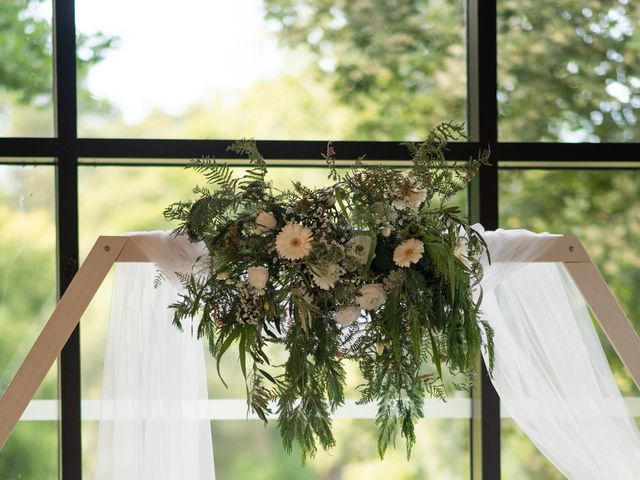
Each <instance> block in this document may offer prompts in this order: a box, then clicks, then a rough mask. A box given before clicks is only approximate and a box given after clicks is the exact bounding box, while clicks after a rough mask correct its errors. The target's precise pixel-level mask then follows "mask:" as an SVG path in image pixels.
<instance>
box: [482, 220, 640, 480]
mask: <svg viewBox="0 0 640 480" xmlns="http://www.w3.org/2000/svg"><path fill="white" fill-rule="evenodd" d="M545 236H546V235H536V234H533V233H531V232H527V231H523V230H515V231H504V230H498V231H496V232H485V233H484V238H485V240H486V241H487V244H488V247H489V252H490V254H491V260H492V263H491V265H488V264H487V261H486V258H485V259H484V278H483V281H482V289H483V300H482V306H481V310H482V313H483V317H484V319H485V320H487V321H488V322H489V324H490V325H491V327H492V328H493V330H494V333H495V338H494V345H495V366H494V370H493V384H494V386H495V388H496V391H497V392H498V395H499V396H500V402H501V406H502V408H504V409H505V411H506V412H507V413H508V414H509V415H511V416H512V417H513V419H514V420H515V422H516V423H517V424H518V425H519V427H520V428H521V429H522V431H523V432H524V433H525V434H526V435H527V436H528V437H529V438H530V439H531V441H532V442H533V443H534V444H535V445H536V447H538V449H539V450H540V451H541V452H542V453H543V454H544V455H545V456H546V457H547V458H548V459H549V460H550V461H551V462H552V463H553V464H554V465H555V466H556V467H557V468H558V470H559V471H560V472H561V473H562V474H563V475H565V476H566V477H567V478H570V479H580V480H588V479H594V480H596V479H597V480H602V479H608V480H609V479H625V480H626V479H637V478H639V476H640V435H639V434H638V430H637V428H636V426H635V424H634V422H633V419H632V417H631V415H630V413H629V411H628V409H627V407H626V404H625V403H624V400H623V398H622V396H621V394H620V391H619V390H618V388H617V386H616V384H615V381H614V377H613V374H612V372H611V369H610V368H609V364H608V363H607V359H606V357H605V355H604V351H603V349H602V346H601V344H600V341H599V339H598V336H597V333H596V330H595V328H594V326H593V323H592V320H591V317H590V315H589V311H588V308H587V305H586V303H585V301H584V299H583V298H582V295H581V294H580V292H579V291H578V290H577V288H576V286H575V284H574V282H573V280H572V279H571V277H570V275H569V274H568V272H567V271H566V269H565V268H564V266H563V265H562V264H557V263H528V262H530V261H531V260H534V259H535V258H536V257H538V256H539V255H540V254H542V253H544V250H543V247H542V246H541V242H540V239H542V238H544V237H545ZM516 258H518V259H519V261H518V262H515V261H514V259H516ZM487 360H488V359H487V358H486V354H485V362H487ZM487 363H488V362H487Z"/></svg>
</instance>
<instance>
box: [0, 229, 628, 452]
mask: <svg viewBox="0 0 640 480" xmlns="http://www.w3.org/2000/svg"><path fill="white" fill-rule="evenodd" d="M541 241H543V242H548V243H549V247H548V248H547V249H546V250H545V253H544V254H542V255H541V256H539V257H538V258H536V259H535V260H533V261H534V262H557V263H563V264H564V266H565V267H566V269H567V271H568V272H569V274H570V275H571V277H572V278H573V280H574V282H575V283H576V285H577V286H578V289H579V290H580V292H581V293H582V295H583V297H584V299H585V300H586V302H587V304H588V305H589V307H590V308H591V311H592V312H593V314H594V315H595V317H596V319H597V321H598V322H599V323H600V326H601V327H602V329H603V331H604V332H605V334H606V335H607V337H608V338H609V341H610V342H611V344H612V345H613V347H614V349H615V350H616V352H617V354H618V356H619V357H620V359H621V360H622V362H623V364H624V365H625V367H626V368H627V370H628V371H629V373H630V374H631V377H632V378H633V381H634V382H635V384H636V385H638V387H639V388H640V337H639V336H638V334H637V333H636V331H635V330H634V329H633V326H632V325H631V324H630V323H629V320H628V319H627V317H626V316H625V314H624V312H623V311H622V308H621V307H620V305H619V304H618V302H617V300H616V298H615V297H614V296H613V294H612V293H611V290H610V289H609V287H608V286H607V284H606V282H605V281H604V279H603V278H602V276H601V275H600V272H599V271H598V269H597V268H596V266H595V265H594V264H593V262H592V261H591V259H590V258H589V255H588V254H587V252H586V250H585V248H584V246H583V245H582V242H580V240H579V239H578V238H577V237H549V238H545V239H543V240H541ZM149 261H150V260H149V258H148V257H147V255H146V254H145V251H144V237H143V236H140V237H138V236H135V235H132V236H128V237H125V236H122V237H114V236H101V237H98V240H97V241H96V243H95V244H94V246H93V248H92V249H91V251H90V252H89V255H88V256H87V258H86V260H85V261H84V263H83V264H82V267H81V268H80V269H79V270H78V273H77V274H76V275H75V277H74V279H73V281H72V282H71V285H69V288H67V290H66V292H65V293H64V295H63V296H62V298H61V299H60V302H58V305H57V306H56V308H55V309H54V311H53V313H52V314H51V316H50V317H49V320H48V321H47V323H46V324H45V326H44V328H43V329H42V331H41V332H40V335H39V336H38V338H37V339H36V341H35V343H34V344H33V346H32V347H31V350H30V351H29V353H28V354H27V357H26V358H25V360H24V362H23V363H22V365H21V366H20V368H19V369H18V371H17V373H16V375H15V377H14V378H13V380H12V381H11V383H10V384H9V387H8V388H7V390H6V391H5V392H4V395H3V396H2V397H1V398H0V449H2V447H3V446H4V444H5V443H6V441H7V439H8V438H9V435H10V434H11V432H12V431H13V428H14V427H15V425H16V423H17V422H18V420H19V419H20V417H21V415H22V414H23V412H24V410H25V408H26V407H27V405H28V403H29V401H30V400H31V399H32V398H33V395H34V394H35V392H36V390H37V389H38V387H39V386H40V384H41V383H42V381H43V379H44V377H45V375H46V374H47V372H48V371H49V369H50V368H51V365H53V362H54V361H55V359H56V358H57V356H58V355H59V354H60V351H61V350H62V347H63V346H64V344H65V343H66V341H67V339H68V338H69V336H70V335H71V333H72V332H73V330H74V328H75V327H76V325H77V324H78V322H79V321H80V318H81V317H82V315H83V314H84V312H85V310H86V308H87V307H88V306H89V303H90V302H91V300H92V299H93V296H94V295H95V293H96V291H97V290H98V288H99V287H100V285H101V284H102V281H103V280H104V278H105V277H106V276H107V273H108V272H109V270H110V269H111V267H112V266H113V264H114V263H116V262H149Z"/></svg>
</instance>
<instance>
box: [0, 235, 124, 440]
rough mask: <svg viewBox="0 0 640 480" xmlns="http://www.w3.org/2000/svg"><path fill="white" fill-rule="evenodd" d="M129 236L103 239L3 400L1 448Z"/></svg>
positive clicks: (62, 301)
mask: <svg viewBox="0 0 640 480" xmlns="http://www.w3.org/2000/svg"><path fill="white" fill-rule="evenodd" d="M127 243H128V239H127V237H99V238H98V240H97V241H96V243H95V245H94V246H93V248H92V249H91V252H90V253H89V255H88V256H87V259H86V260H85V261H84V263H83V264H82V267H81V268H80V270H78V273H76V275H75V277H74V278H73V281H72V282H71V284H70V285H69V288H67V290H66V292H65V293H64V295H63V296H62V298H61V299H60V302H59V303H58V305H57V306H56V308H55V310H54V311H53V313H52V314H51V317H49V320H48V321H47V323H46V325H45V326H44V328H43V329H42V332H40V335H39V336H38V338H37V340H36V341H35V343H34V344H33V347H31V350H30V351H29V353H28V354H27V357H26V358H25V360H24V362H22V365H21V366H20V368H19V369H18V372H17V373H16V375H15V377H14V378H13V380H12V381H11V383H10V384H9V387H8V388H7V390H6V391H5V392H4V395H3V396H2V398H0V449H2V447H3V446H4V444H5V443H6V441H7V438H9V435H10V434H11V431H12V430H13V428H14V427H15V425H16V423H17V422H18V420H19V419H20V416H21V415H22V413H23V412H24V409H25V408H26V407H27V405H28V403H29V401H31V399H32V398H33V395H34V394H35V393H36V390H37V389H38V387H39V386H40V384H41V383H42V381H43V380H44V377H45V375H46V374H47V372H48V371H49V369H50V368H51V365H53V362H54V361H55V359H56V358H57V356H58V355H59V354H60V351H61V350H62V347H63V346H64V344H65V343H66V341H67V340H68V338H69V336H70V335H71V332H73V329H74V328H75V327H76V325H77V324H78V322H79V321H80V317H82V315H83V314H84V311H85V310H86V308H87V306H88V305H89V303H90V302H91V299H92V298H93V296H94V295H95V293H96V291H97V290H98V288H99V287H100V285H101V284H102V281H103V280H104V278H105V277H106V275H107V273H108V272H109V269H110V268H111V266H112V265H113V263H114V262H115V261H116V259H117V258H118V256H119V255H120V252H121V251H122V249H123V248H124V246H125V245H126V244H127Z"/></svg>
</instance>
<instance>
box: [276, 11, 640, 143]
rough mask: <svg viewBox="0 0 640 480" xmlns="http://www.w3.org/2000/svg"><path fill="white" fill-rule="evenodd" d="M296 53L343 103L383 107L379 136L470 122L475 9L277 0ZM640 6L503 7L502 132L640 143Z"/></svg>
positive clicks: (375, 115) (365, 132) (282, 27)
mask: <svg viewBox="0 0 640 480" xmlns="http://www.w3.org/2000/svg"><path fill="white" fill-rule="evenodd" d="M265 5H266V7H265V10H266V13H265V15H266V18H267V19H268V20H270V21H272V22H275V23H276V25H277V26H278V34H279V37H280V39H281V40H282V42H283V43H285V44H286V45H288V46H290V47H292V48H296V49H303V50H305V51H308V52H310V53H311V54H312V55H313V57H314V60H315V70H316V72H317V74H319V75H322V76H324V77H327V78H331V79H332V80H333V88H334V89H335V90H336V92H338V94H339V95H340V98H341V99H342V100H343V101H344V102H347V103H349V104H351V105H353V106H355V107H356V108H358V109H365V110H367V109H368V110H371V113H372V115H371V117H370V118H366V119H365V120H363V121H362V122H361V124H360V125H359V129H360V131H359V134H360V135H362V136H364V137H368V138H378V137H383V138H389V137H390V138H406V137H408V136H412V135H416V130H417V131H418V132H420V134H422V132H421V129H424V126H425V125H427V124H430V123H436V122H438V121H442V120H445V119H464V117H465V106H464V103H465V98H466V92H465V91H464V87H465V85H466V82H465V81H464V78H465V75H466V70H465V65H466V55H465V37H464V35H465V21H464V9H463V5H464V2H462V1H460V0H428V1H422V0H395V1H392V2H389V1H381V0H380V1H378V0H355V1H344V0H342V1H333V0H303V1H293V0H288V1H284V2H282V1H279V0H265ZM639 16H640V4H638V3H637V2H628V1H627V0H619V1H616V2H610V1H603V0H588V1H578V0H564V1H562V2H557V1H552V0H541V1H538V2H531V1H530V0H508V1H503V2H498V30H499V36H498V43H499V51H498V55H499V62H498V67H499V83H500V85H499V96H498V99H499V103H500V113H501V123H500V135H501V137H502V138H503V139H506V140H522V141H534V140H557V139H560V140H566V139H569V140H576V139H577V140H603V141H605V140H606V141H628V140H631V139H635V140H638V139H639V138H640V129H639V128H638V109H640V66H639V65H638V62H637V61H636V59H637V58H638V57H639V56H640V36H639V35H638V34H637V32H636V31H637V19H638V18H639Z"/></svg>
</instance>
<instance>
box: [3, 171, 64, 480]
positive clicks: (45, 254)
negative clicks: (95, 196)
mask: <svg viewBox="0 0 640 480" xmlns="http://www.w3.org/2000/svg"><path fill="white" fill-rule="evenodd" d="M54 205H55V197H54V168H53V167H45V166H38V167H22V166H9V165H4V166H0V272H2V274H1V275H0V394H2V393H3V392H4V391H5V390H6V388H7V386H8V385H9V382H10V381H11V379H12V378H13V376H14V375H15V373H16V372H17V370H18V368H19V367H20V365H21V364H22V362H23V361H24V359H25V357H26V355H27V352H28V351H29V349H30V348H31V346H32V345H33V342H34V341H35V339H36V338H37V336H38V335H39V334H40V330H41V329H42V327H43V326H44V324H45V322H46V321H47V319H48V318H49V315H50V314H51V312H52V311H53V308H54V306H55V303H56V228H55V211H54V207H53V206H54ZM57 398H58V394H57V367H56V365H55V364H54V366H53V367H52V368H51V370H50V372H49V374H48V375H47V377H46V378H45V380H44V383H43V384H42V386H41V387H40V388H39V389H38V391H37V392H36V395H35V397H34V400H32V402H31V404H30V406H29V407H28V409H27V411H26V412H25V415H24V417H23V421H20V422H19V423H18V426H17V427H16V429H15V430H14V431H13V433H12V435H11V436H10V437H9V440H8V442H7V444H6V445H5V447H4V448H3V449H2V453H1V454H0V472H2V477H3V478H25V479H34V480H35V479H40V478H54V477H56V476H57V470H58V458H57V450H58V433H57V428H58V423H57V408H56V407H57Z"/></svg>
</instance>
